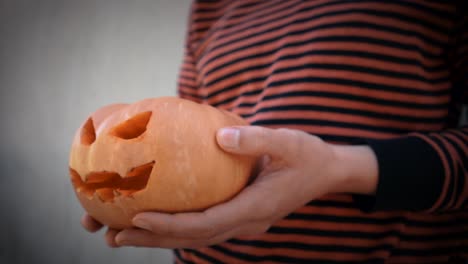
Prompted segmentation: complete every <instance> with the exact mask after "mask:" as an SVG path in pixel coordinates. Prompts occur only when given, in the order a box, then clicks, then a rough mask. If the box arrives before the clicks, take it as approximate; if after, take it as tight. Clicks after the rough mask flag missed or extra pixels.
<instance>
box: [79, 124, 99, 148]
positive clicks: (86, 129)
mask: <svg viewBox="0 0 468 264" xmlns="http://www.w3.org/2000/svg"><path fill="white" fill-rule="evenodd" d="M80 138H81V144H83V145H87V146H89V145H91V144H93V142H94V141H95V140H96V131H95V129H94V124H93V119H92V118H91V117H90V118H88V120H86V123H85V124H84V125H83V128H82V129H81V134H80Z"/></svg>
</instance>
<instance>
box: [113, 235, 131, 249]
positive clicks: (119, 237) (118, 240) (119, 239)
mask: <svg viewBox="0 0 468 264" xmlns="http://www.w3.org/2000/svg"><path fill="white" fill-rule="evenodd" d="M114 241H115V245H116V246H117V247H119V246H125V245H127V244H128V240H126V239H125V237H122V235H120V233H119V234H117V235H116V236H115V239H114Z"/></svg>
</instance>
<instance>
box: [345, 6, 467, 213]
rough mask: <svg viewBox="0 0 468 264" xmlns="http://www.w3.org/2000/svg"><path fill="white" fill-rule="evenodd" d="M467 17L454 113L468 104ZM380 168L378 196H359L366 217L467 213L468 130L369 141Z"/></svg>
mask: <svg viewBox="0 0 468 264" xmlns="http://www.w3.org/2000/svg"><path fill="white" fill-rule="evenodd" d="M467 13H468V12H464V15H463V16H462V18H461V19H460V24H459V27H458V31H457V34H456V41H455V43H456V44H455V45H454V48H453V54H454V56H453V58H454V60H453V61H452V65H453V68H452V75H453V87H454V91H453V93H452V102H454V103H453V109H450V112H452V113H453V112H455V113H457V114H456V116H457V117H459V116H460V112H461V109H462V105H463V104H465V105H466V104H468V15H467ZM366 142H367V143H368V144H369V146H370V147H371V148H372V149H373V150H374V152H375V154H376V156H377V161H378V165H379V182H378V186H377V191H376V194H375V195H374V196H363V195H355V196H354V198H355V201H356V202H357V205H358V206H359V207H360V208H361V209H362V210H364V211H374V210H411V211H427V212H446V211H458V210H467V209H468V126H467V125H466V124H465V125H464V126H463V124H459V126H458V127H455V126H454V128H452V129H447V130H444V131H438V132H434V133H426V134H423V133H412V134H409V135H405V136H403V137H399V138H395V139H390V140H368V141H366Z"/></svg>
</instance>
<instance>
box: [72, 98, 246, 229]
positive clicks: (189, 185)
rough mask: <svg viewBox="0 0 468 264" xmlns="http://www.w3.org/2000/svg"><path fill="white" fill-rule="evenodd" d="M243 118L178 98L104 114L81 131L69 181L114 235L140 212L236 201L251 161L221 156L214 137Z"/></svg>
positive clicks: (113, 107) (117, 108) (105, 109)
mask: <svg viewBox="0 0 468 264" xmlns="http://www.w3.org/2000/svg"><path fill="white" fill-rule="evenodd" d="M231 125H246V122H245V121H244V120H242V119H241V118H240V117H238V116H236V115H234V114H231V113H228V112H225V111H222V110H218V109H216V108H213V107H211V106H208V105H201V104H197V103H194V102H191V101H188V100H183V99H179V98H175V97H162V98H156V99H146V100H143V101H140V102H137V103H134V104H129V105H126V104H116V105H110V106H106V107H103V108H101V109H99V110H98V111H96V112H95V113H93V114H92V115H91V117H89V118H88V119H87V121H86V122H85V123H84V124H83V125H82V126H81V127H80V128H79V129H78V131H77V133H76V135H75V138H74V140H73V144H72V147H71V152H70V164H69V166H70V175H71V181H72V184H73V187H74V189H75V193H76V195H77V197H78V199H79V201H80V203H81V204H82V206H83V207H84V209H85V210H86V211H87V212H88V213H89V214H90V215H91V216H93V217H94V218H95V219H97V220H98V221H100V222H102V223H103V224H105V225H108V226H110V227H113V228H125V227H130V226H131V218H132V217H133V216H134V215H135V214H136V213H138V212H141V211H158V212H168V213H174V212H188V211H199V210H203V209H206V208H208V207H211V206H213V205H216V204H218V203H221V202H224V201H226V200H228V199H230V198H232V197H233V196H234V195H236V194H237V193H238V192H239V191H240V190H241V189H242V188H243V187H244V186H245V185H246V184H247V182H248V179H249V176H250V174H251V172H252V167H253V164H254V159H253V158H252V157H245V156H236V155H233V154H228V153H226V152H224V151H222V150H221V148H220V147H219V146H218V145H217V142H216V131H217V130H218V129H219V128H221V127H224V126H231Z"/></svg>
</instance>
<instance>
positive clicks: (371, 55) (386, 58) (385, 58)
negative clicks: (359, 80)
mask: <svg viewBox="0 0 468 264" xmlns="http://www.w3.org/2000/svg"><path fill="white" fill-rule="evenodd" d="M314 41H315V38H311V39H307V40H304V41H297V42H291V43H287V44H284V45H283V46H281V47H278V48H275V49H272V50H269V51H264V52H261V53H255V54H253V55H248V56H244V57H240V58H237V59H232V60H229V61H227V62H225V63H223V64H221V65H218V66H216V67H214V68H212V69H210V70H208V71H207V72H206V74H205V75H206V76H209V75H210V74H212V73H213V72H216V71H218V70H220V69H223V68H226V67H232V66H233V65H235V64H236V63H240V62H243V61H255V59H260V58H263V57H266V56H269V55H273V54H275V53H277V52H278V51H280V50H284V49H285V48H293V47H298V46H303V45H308V44H311V43H313V42H314ZM312 55H320V56H342V57H351V58H352V57H357V58H365V59H370V60H375V61H380V62H390V63H396V64H401V65H410V66H416V67H419V68H421V69H423V70H424V71H427V72H431V73H435V72H440V71H444V70H446V65H444V64H440V65H438V66H426V65H424V64H423V63H422V61H421V60H416V59H411V58H405V57H396V56H392V55H386V54H379V53H375V52H368V51H352V50H350V51H348V50H317V49H313V50H308V51H305V52H301V53H299V54H290V55H283V56H281V57H280V58H278V60H276V61H282V60H293V59H298V58H301V57H305V56H312ZM276 61H275V62H276Z"/></svg>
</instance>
